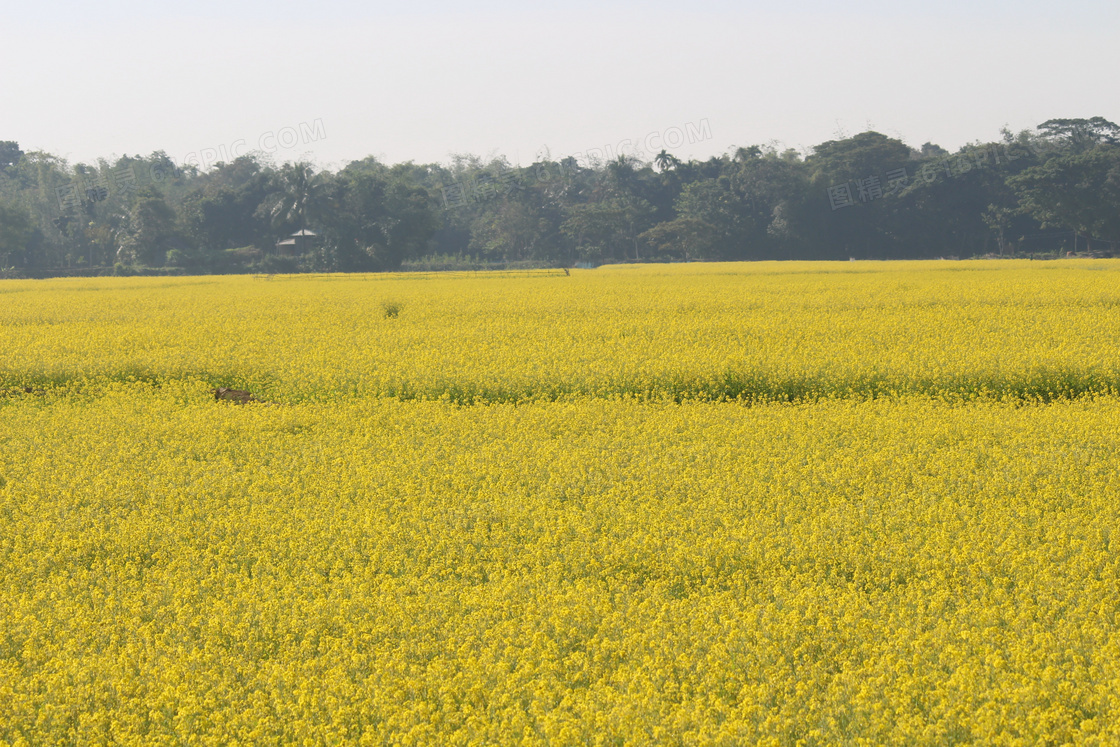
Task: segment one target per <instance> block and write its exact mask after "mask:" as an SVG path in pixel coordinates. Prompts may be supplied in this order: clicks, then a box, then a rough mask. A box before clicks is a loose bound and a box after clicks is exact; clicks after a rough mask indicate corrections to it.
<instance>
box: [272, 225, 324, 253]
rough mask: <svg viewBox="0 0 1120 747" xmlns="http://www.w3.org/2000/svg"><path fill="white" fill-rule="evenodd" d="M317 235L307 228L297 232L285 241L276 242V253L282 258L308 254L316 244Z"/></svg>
mask: <svg viewBox="0 0 1120 747" xmlns="http://www.w3.org/2000/svg"><path fill="white" fill-rule="evenodd" d="M316 235H317V234H316V233H315V232H314V231H308V230H307V229H306V228H304V229H302V230H300V231H296V232H295V233H293V234H292V235H291V236H289V237H288V238H286V239H284V240H283V241H278V242H276V253H277V254H279V255H280V256H282V257H298V256H300V255H303V254H306V253H307V250H308V249H310V248H311V247H312V246H314V244H315V237H316Z"/></svg>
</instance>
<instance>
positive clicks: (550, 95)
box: [0, 0, 1120, 168]
mask: <svg viewBox="0 0 1120 747" xmlns="http://www.w3.org/2000/svg"><path fill="white" fill-rule="evenodd" d="M2 2H3V6H0V39H2V40H3V41H2V42H0V71H2V72H0V140H16V141H18V142H19V143H20V145H21V147H22V148H23V149H24V150H25V151H28V150H45V151H48V152H51V153H54V154H56V155H59V156H62V157H65V158H67V159H68V160H69V161H70V162H71V163H75V162H79V161H85V162H91V161H93V160H95V159H97V158H99V157H105V158H112V157H114V156H119V155H124V154H148V153H151V152H153V151H156V150H163V151H165V152H166V153H167V154H168V155H170V156H171V158H172V159H173V160H175V161H176V162H177V163H180V164H183V163H193V164H195V165H198V166H200V167H202V168H207V167H209V166H211V165H213V163H214V162H216V161H218V160H230V159H231V158H233V157H236V156H237V155H241V154H244V153H248V152H254V151H255V152H258V153H261V154H264V155H266V156H267V157H268V158H271V159H273V160H274V161H276V162H277V163H279V162H283V161H287V160H309V161H312V162H314V163H316V164H317V165H318V166H320V167H322V168H339V167H341V166H343V165H345V164H346V163H348V162H349V161H351V160H355V159H360V158H364V157H366V156H370V155H372V156H375V157H377V158H379V159H380V160H382V161H384V162H387V163H397V162H402V161H409V160H411V161H415V162H419V163H429V162H436V161H438V162H444V163H447V162H449V161H450V160H451V159H452V158H453V157H454V155H455V154H473V155H477V156H480V157H482V158H484V159H489V158H491V157H497V156H505V157H506V158H508V159H509V161H510V162H511V163H514V164H521V165H526V164H529V163H532V162H533V161H534V160H535V159H536V158H537V157H539V156H540V155H541V154H543V153H548V154H550V155H551V156H552V157H554V158H560V157H564V156H569V155H575V156H576V157H579V158H581V159H583V160H588V159H591V158H594V157H606V158H610V157H613V156H615V155H619V154H621V153H625V154H629V155H635V156H638V157H640V158H644V159H646V160H649V159H650V158H652V156H653V155H654V154H655V153H656V152H657V151H658V150H660V149H661V148H665V149H667V150H669V151H670V152H671V153H673V154H674V155H676V156H677V157H679V158H682V159H687V158H707V157H709V156H713V155H719V154H721V153H725V152H727V151H728V150H731V149H734V148H736V147H739V146H746V145H753V144H759V145H773V146H774V147H778V148H780V149H785V148H795V149H797V150H799V151H801V152H803V153H805V152H808V151H809V149H810V148H811V147H812V146H813V145H815V144H818V143H821V142H824V141H826V140H832V139H836V138H838V137H845V136H850V135H854V134H857V133H859V132H863V131H866V130H869V129H873V130H876V131H878V132H882V133H884V134H887V135H891V136H893V137H897V138H899V139H901V140H903V141H904V142H906V143H907V144H909V145H911V146H915V147H919V146H921V144H923V143H925V142H933V143H936V144H939V145H941V146H943V147H945V148H948V149H950V150H955V149H956V148H958V147H960V146H961V145H964V144H966V143H968V142H975V141H989V140H995V139H998V138H999V135H1000V130H1001V129H1002V128H1004V127H1008V128H1010V129H1011V130H1013V131H1018V130H1021V129H1028V128H1032V127H1034V126H1036V125H1037V124H1039V123H1041V122H1043V121H1045V120H1047V119H1051V118H1055V117H1092V116H1103V117H1105V118H1107V119H1110V120H1112V121H1114V122H1120V93H1118V88H1120V86H1118V82H1117V81H1118V75H1117V71H1118V70H1120V44H1117V43H1116V39H1117V37H1118V32H1120V2H1116V0H1107V1H1104V0H1068V1H1067V2H1065V3H1063V4H1058V3H1053V2H1037V1H1036V0H1022V1H1020V2H1004V1H1003V0H990V1H989V0H972V1H971V2H965V1H964V0H944V2H939V3H931V2H922V3H919V2H911V1H910V0H894V1H893V2H885V1H883V2H880V1H878V0H874V1H871V2H860V1H858V0H853V1H851V2H844V3H841V2H823V1H819V0H794V1H793V2H786V3H781V4H780V3H756V2H735V3H732V2H724V1H723V0H676V1H674V2H665V1H663V0H653V1H652V2H644V3H636V2H628V1H620V0H604V1H602V2H584V0H577V1H576V2H567V3H547V2H546V3H537V4H532V5H528V4H525V3H514V2H507V1H506V0H481V2H475V3H471V4H469V5H468V4H462V3H453V2H446V1H435V2H432V1H429V2H415V3H411V4H403V3H381V2H349V1H347V0H320V1H319V2H303V3H297V2H292V1H290V0H270V2H264V1H263V0H248V1H239V0H222V1H219V0H191V1H190V2H183V3H175V4H164V3H151V2H150V0H145V2H139V1H131V0H102V1H101V2H99V3H89V2H81V3H78V2H51V1H50V0H46V1H45V2H39V3H37V4H32V3H21V4H19V5H15V4H13V3H11V0H2ZM9 6H10V7H9Z"/></svg>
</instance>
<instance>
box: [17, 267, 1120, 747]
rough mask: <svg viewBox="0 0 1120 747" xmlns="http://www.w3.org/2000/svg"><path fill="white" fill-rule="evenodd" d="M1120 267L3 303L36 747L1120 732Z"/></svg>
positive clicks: (1024, 736)
mask: <svg viewBox="0 0 1120 747" xmlns="http://www.w3.org/2000/svg"><path fill="white" fill-rule="evenodd" d="M1118 276H1120V262H1107V261H1105V262H1088V261H1079V262H1078V261H1069V262H1048V263H1028V262H1023V263H1015V262H1004V263H997V262H991V263H984V262H975V263H974V262H967V263H956V262H953V263H899V264H892V263H852V264H851V265H848V264H844V265H825V264H799V263H785V264H756V265H685V266H657V267H654V266H647V267H640V266H639V267H620V268H600V269H599V270H594V271H586V272H579V271H573V272H572V274H571V275H570V276H565V275H563V274H557V273H538V274H525V275H521V276H501V275H491V276H478V277H475V276H434V275H432V276H327V277H312V278H281V277H276V278H271V279H265V278H251V277H231V278H220V277H208V278H182V279H166V278H161V279H154V278H146V279H138V278H131V279H112V278H106V279H84V280H65V281H49V282H22V281H4V282H0V744H13V745H15V744H21V745H22V744H73V743H78V744H108V743H125V744H136V745H148V744H165V745H173V744H214V745H218V744H245V745H249V744H290V743H300V744H354V743H356V744H371V745H382V744H391V745H398V744H399V745H442V744H450V745H506V744H526V745H553V744H561V745H567V744H571V745H579V744H601V745H647V744H675V745H739V744H755V743H758V744H771V745H796V744H806V745H831V744H844V743H847V744H868V745H871V744H896V743H897V744H930V745H940V744H952V743H982V744H1007V745H1027V744H1031V745H1034V744H1065V743H1073V744H1094V745H1109V744H1116V743H1120V626H1118V620H1117V616H1118V614H1120V553H1118V551H1117V549H1118V543H1120V500H1118V498H1120V469H1118V465H1120V462H1118V459H1117V453H1118V447H1120V352H1118V347H1117V343H1118V341H1120V282H1117V280H1118V279H1120V277H1118ZM216 386H236V387H243V388H246V389H249V390H251V391H253V392H254V394H256V395H258V396H259V397H260V398H261V399H265V400H268V401H267V402H260V403H250V404H246V405H239V404H235V403H232V402H225V401H216V400H215V399H214V397H213V395H212V394H211V388H212V387H216Z"/></svg>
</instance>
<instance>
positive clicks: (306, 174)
mask: <svg viewBox="0 0 1120 747" xmlns="http://www.w3.org/2000/svg"><path fill="white" fill-rule="evenodd" d="M294 234H300V235H298V236H293V235H294ZM1118 251H1120V126H1117V125H1116V124H1114V123H1112V122H1109V121H1107V120H1105V119H1103V118H1101V117H1094V118H1092V119H1053V120H1049V121H1047V122H1043V123H1042V124H1040V125H1039V126H1038V127H1037V128H1036V129H1034V130H1025V131H1022V132H1019V133H1017V134H1016V133H1012V132H1010V131H1007V130H1004V131H1003V132H1002V133H1001V138H1000V139H999V140H997V141H995V142H977V143H974V144H970V145H968V146H965V147H963V148H961V149H960V150H958V151H957V152H955V153H950V152H948V151H946V150H945V149H943V148H941V147H939V146H937V145H934V144H931V143H926V144H925V145H923V146H921V148H912V147H910V146H908V145H906V144H905V143H903V142H902V141H900V140H897V139H894V138H891V137H887V136H885V135H882V134H880V133H877V132H863V133H860V134H858V135H855V136H853V137H846V138H843V139H837V140H830V141H828V142H824V143H821V144H820V145H817V146H815V147H814V148H812V149H811V151H810V152H809V153H808V154H807V155H803V154H801V153H799V152H797V151H795V150H785V151H779V150H777V149H774V148H768V147H760V146H751V147H743V148H738V149H736V150H734V151H733V152H729V153H727V154H725V155H722V156H719V157H713V158H710V159H708V160H704V161H697V160H690V161H681V160H679V159H677V158H676V157H674V156H673V155H672V154H671V153H669V152H667V151H665V150H662V151H661V152H660V153H658V154H657V155H656V156H655V157H654V158H653V160H652V162H644V161H642V160H639V159H636V158H633V157H628V156H620V157H618V158H616V159H614V160H607V161H603V162H593V163H587V162H581V161H578V160H576V159H575V158H564V159H559V160H550V159H544V160H540V161H538V162H537V163H533V164H532V165H529V166H524V167H519V166H513V165H511V164H510V163H509V162H508V161H506V160H504V159H495V160H491V161H489V162H485V161H483V160H482V159H479V158H477V157H473V156H459V157H455V158H453V159H452V161H451V162H450V163H449V164H416V163H412V162H408V163H399V164H392V165H390V164H385V163H381V162H379V161H378V160H376V159H374V158H372V157H371V158H366V159H363V160H360V161H354V162H352V163H350V164H348V165H347V166H345V167H344V168H342V169H340V170H338V171H335V172H332V171H329V170H317V169H315V168H314V167H312V166H311V165H309V164H306V163H284V164H282V165H275V164H273V163H271V162H270V161H269V160H268V159H267V157H266V156H264V155H261V154H249V155H244V156H241V157H238V158H236V159H234V160H232V161H231V162H228V163H219V164H217V165H216V166H214V167H213V168H210V169H207V170H205V171H203V170H200V169H199V168H197V167H196V166H179V165H177V164H175V163H174V162H173V161H172V160H171V159H170V158H169V157H168V156H167V154H166V153H163V152H156V153H153V154H151V155H149V156H146V157H145V156H123V157H120V158H117V159H116V160H114V161H108V160H103V159H102V160H98V162H97V163H93V164H87V163H77V164H69V163H67V162H66V161H65V160H63V159H60V158H58V157H56V156H53V155H51V154H49V153H44V152H39V151H35V152H27V153H24V152H23V151H21V150H20V147H19V144H18V143H15V142H11V141H0V277H45V276H52V275H61V274H87V273H88V274H107V273H117V274H130V273H229V272H267V273H274V272H285V273H286V272H299V271H313V272H350V271H380V270H397V269H401V268H405V269H424V268H427V269H456V268H458V269H467V268H484V267H497V266H507V267H510V266H512V267H517V266H522V267H527V266H563V267H567V266H574V265H581V264H586V265H596V264H601V263H608V262H661V261H691V260H773V259H806V260H819V259H832V260H836V259H839V260H847V259H850V258H855V259H909V258H915V259H916V258H934V257H962V258H963V257H974V256H1005V257H1006V256H1034V255H1038V256H1054V255H1056V254H1058V255H1064V254H1066V253H1067V252H1076V253H1078V254H1091V255H1097V256H1101V255H1112V254H1116V253H1118Z"/></svg>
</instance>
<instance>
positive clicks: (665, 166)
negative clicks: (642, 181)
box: [653, 148, 681, 171]
mask: <svg viewBox="0 0 1120 747" xmlns="http://www.w3.org/2000/svg"><path fill="white" fill-rule="evenodd" d="M653 160H654V161H655V162H656V163H657V168H658V169H660V170H661V171H668V170H669V169H675V168H676V167H677V166H680V165H681V162H680V161H679V160H678V159H677V157H676V156H674V155H673V154H672V153H670V152H669V151H667V150H665V149H664V148H662V149H661V152H660V153H658V154H657V155H656V156H654V157H653Z"/></svg>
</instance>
